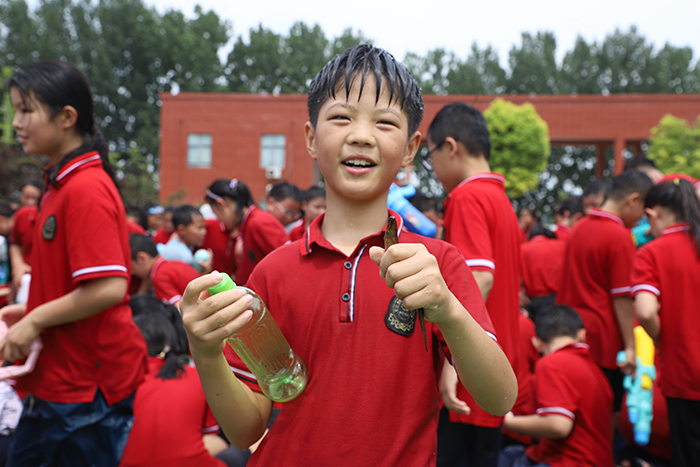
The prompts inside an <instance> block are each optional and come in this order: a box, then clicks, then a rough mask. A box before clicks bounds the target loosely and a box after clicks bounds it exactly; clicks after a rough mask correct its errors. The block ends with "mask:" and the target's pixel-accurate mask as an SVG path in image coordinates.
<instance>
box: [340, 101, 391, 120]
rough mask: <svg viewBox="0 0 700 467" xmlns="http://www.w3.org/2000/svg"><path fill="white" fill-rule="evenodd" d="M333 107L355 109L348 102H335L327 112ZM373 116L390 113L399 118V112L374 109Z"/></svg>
mask: <svg viewBox="0 0 700 467" xmlns="http://www.w3.org/2000/svg"><path fill="white" fill-rule="evenodd" d="M334 107H342V108H343V109H348V110H353V109H355V106H354V105H353V104H351V103H349V102H337V103H335V104H333V105H331V106H330V107H328V110H332V109H333V108H334ZM372 113H373V114H378V113H390V114H393V115H395V116H397V117H401V112H400V111H397V110H396V109H394V108H392V107H383V108H379V109H378V108H375V109H374V112H372Z"/></svg>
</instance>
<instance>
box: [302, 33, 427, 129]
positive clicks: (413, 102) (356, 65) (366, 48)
mask: <svg viewBox="0 0 700 467" xmlns="http://www.w3.org/2000/svg"><path fill="white" fill-rule="evenodd" d="M368 76H370V77H374V78H375V80H376V82H377V95H376V101H375V102H379V97H380V96H381V91H382V87H384V88H385V89H386V90H387V91H388V92H389V101H390V102H396V103H398V104H400V105H401V109H402V110H403V112H404V113H405V114H406V117H407V118H408V135H409V136H410V135H412V134H413V133H415V132H416V130H417V129H418V126H419V125H420V122H421V120H422V119H423V107H424V105H423V97H422V96H421V93H420V88H419V87H418V83H416V80H415V78H414V77H413V75H411V73H410V72H409V71H408V69H407V68H406V67H405V66H404V65H403V64H402V63H400V62H398V61H397V60H396V59H395V58H394V56H393V55H391V54H390V53H389V52H387V51H386V50H384V49H380V48H378V47H374V46H373V45H370V44H362V45H358V46H357V47H353V48H350V49H347V50H345V51H344V52H343V53H341V54H338V55H336V56H335V57H334V58H333V59H331V61H330V62H328V63H327V64H326V66H324V67H323V69H322V70H321V71H319V72H318V74H317V75H316V77H315V78H314V79H313V81H312V82H311V84H310V85H309V95H308V100H307V106H308V110H309V120H310V121H311V125H313V127H314V128H316V123H317V122H318V114H319V112H320V110H321V107H322V106H323V104H324V103H325V102H326V101H327V100H328V99H335V98H336V93H337V92H340V91H341V90H343V89H345V99H346V100H347V99H348V98H349V97H350V90H351V89H352V85H353V83H354V82H355V80H356V79H357V78H358V77H359V78H360V93H359V95H360V96H362V90H363V89H364V86H365V83H366V81H367V77H368ZM384 83H386V84H384Z"/></svg>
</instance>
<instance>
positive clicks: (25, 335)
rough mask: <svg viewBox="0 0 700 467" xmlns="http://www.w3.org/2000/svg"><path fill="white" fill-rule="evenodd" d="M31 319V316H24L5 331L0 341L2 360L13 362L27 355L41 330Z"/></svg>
mask: <svg viewBox="0 0 700 467" xmlns="http://www.w3.org/2000/svg"><path fill="white" fill-rule="evenodd" d="M31 318H32V317H31V314H29V315H25V316H24V317H23V318H22V319H20V320H19V321H17V323H15V324H13V325H12V326H10V328H9V329H8V330H7V335H5V338H4V339H3V340H2V341H0V357H2V359H3V360H5V361H8V362H14V361H15V360H19V359H21V358H24V357H26V356H27V355H29V345H30V344H31V343H32V342H33V341H34V339H36V338H37V337H39V335H40V334H41V329H40V328H39V327H37V326H36V325H35V324H34V322H33V320H32V319H31Z"/></svg>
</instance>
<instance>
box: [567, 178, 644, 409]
mask: <svg viewBox="0 0 700 467" xmlns="http://www.w3.org/2000/svg"><path fill="white" fill-rule="evenodd" d="M651 186H652V183H651V180H650V179H649V177H647V176H646V175H645V174H644V173H642V172H639V171H638V170H629V171H627V172H623V173H622V174H621V175H618V176H617V177H615V179H614V180H613V185H612V192H611V194H610V197H609V198H608V199H607V200H606V201H605V203H603V206H602V207H601V209H591V211H589V213H588V215H587V216H586V217H585V218H583V219H582V220H581V221H579V223H578V224H576V227H574V230H573V231H572V232H571V235H570V236H569V240H568V242H567V245H566V256H565V258H564V273H563V275H562V278H563V279H562V284H561V288H560V290H559V293H558V294H557V303H560V304H564V305H568V306H570V307H572V308H573V309H574V310H576V312H577V313H578V314H579V315H581V319H582V320H583V324H584V325H585V326H586V339H587V340H586V342H588V344H589V345H590V347H591V355H592V356H593V359H594V360H595V361H596V362H598V364H599V365H600V366H601V367H603V371H604V372H605V374H606V376H607V377H608V380H610V384H611V386H612V388H613V393H614V394H615V411H616V412H617V411H619V410H620V405H621V403H622V392H623V390H622V377H623V374H628V373H631V372H632V371H634V368H635V365H636V363H635V362H636V360H635V345H634V332H633V328H634V312H633V310H632V301H631V299H630V296H629V294H630V287H631V282H630V281H631V278H630V273H631V271H632V261H633V259H634V255H635V248H634V244H633V243H632V236H631V234H630V231H629V228H630V227H632V226H634V225H635V224H636V222H637V221H638V220H639V219H640V218H641V217H642V215H643V214H644V197H645V196H646V194H647V192H648V191H649V188H651ZM620 350H624V351H625V354H626V359H625V361H624V362H622V363H618V362H617V353H618V351H620Z"/></svg>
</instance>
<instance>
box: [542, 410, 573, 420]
mask: <svg viewBox="0 0 700 467" xmlns="http://www.w3.org/2000/svg"><path fill="white" fill-rule="evenodd" d="M535 413H537V415H563V416H565V417H569V418H570V419H571V420H574V421H576V415H575V414H574V413H573V412H572V411H571V410H567V409H565V408H564V407H540V408H539V409H537V410H536V412H535Z"/></svg>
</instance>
